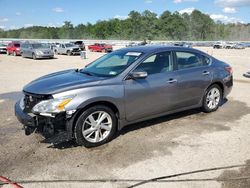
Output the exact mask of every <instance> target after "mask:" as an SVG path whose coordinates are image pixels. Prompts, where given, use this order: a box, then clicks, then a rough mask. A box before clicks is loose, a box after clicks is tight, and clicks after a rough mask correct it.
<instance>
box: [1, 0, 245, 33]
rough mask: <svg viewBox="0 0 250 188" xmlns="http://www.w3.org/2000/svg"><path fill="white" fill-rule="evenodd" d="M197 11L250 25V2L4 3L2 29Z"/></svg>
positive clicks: (79, 0) (57, 0)
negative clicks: (167, 12) (133, 12)
mask: <svg viewBox="0 0 250 188" xmlns="http://www.w3.org/2000/svg"><path fill="white" fill-rule="evenodd" d="M194 9H198V10H200V11H202V12H203V13H206V14H209V15H210V17H211V18H212V19H214V20H215V21H217V20H220V21H222V22H224V23H229V22H233V23H235V22H242V23H250V0H40V1H39V0H11V1H10V0H0V28H1V29H4V30H9V29H17V28H21V27H29V26H33V25H42V26H51V27H55V26H61V25H62V24H63V22H64V21H71V22H72V23H73V24H74V25H77V24H80V23H83V24H86V23H87V22H90V23H95V22H96V21H98V20H108V19H111V18H118V19H125V18H126V17H127V15H128V14H129V12H130V11H132V10H136V11H139V12H143V11H144V10H150V11H152V12H155V13H156V14H158V15H160V14H161V13H163V12H164V11H165V10H169V11H171V12H175V11H178V12H180V13H184V12H187V13H191V12H192V11H193V10H194Z"/></svg>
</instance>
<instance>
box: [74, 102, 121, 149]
mask: <svg viewBox="0 0 250 188" xmlns="http://www.w3.org/2000/svg"><path fill="white" fill-rule="evenodd" d="M116 127H117V119H116V116H115V114H114V112H113V111H112V110H111V109H110V108H109V107H107V106H103V105H97V106H93V107H90V108H89V109H87V110H86V111H84V112H83V113H82V114H81V115H80V117H79V118H78V120H77V122H76V127H75V130H74V137H75V140H76V142H77V144H79V145H83V146H85V147H88V148H89V147H96V146H100V145H102V144H105V143H107V142H109V141H110V140H111V139H112V138H113V136H114V134H115V132H116Z"/></svg>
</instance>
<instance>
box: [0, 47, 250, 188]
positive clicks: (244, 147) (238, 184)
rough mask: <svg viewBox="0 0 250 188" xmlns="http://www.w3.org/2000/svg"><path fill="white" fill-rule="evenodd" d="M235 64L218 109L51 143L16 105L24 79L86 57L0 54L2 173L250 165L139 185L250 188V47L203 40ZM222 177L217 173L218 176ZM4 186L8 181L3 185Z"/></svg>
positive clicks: (160, 171)
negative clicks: (28, 125)
mask: <svg viewBox="0 0 250 188" xmlns="http://www.w3.org/2000/svg"><path fill="white" fill-rule="evenodd" d="M200 49H201V50H203V51H205V52H207V53H209V54H212V55H214V56H215V57H217V58H218V59H221V60H223V61H226V62H228V63H229V64H231V65H232V67H233V69H234V79H235V81H234V88H233V91H232V92H231V94H230V95H229V97H228V100H227V101H225V104H224V105H223V106H221V108H220V109H219V110H218V111H217V112H214V113H210V114H205V113H202V112H200V111H199V110H189V111H185V112H182V113H178V114H174V115H169V116H165V117H162V118H157V119H154V120H150V121H147V122H142V123H138V124H135V125H131V126H128V127H126V128H124V129H123V130H122V131H121V132H120V133H119V134H118V135H117V138H116V139H114V140H113V141H111V142H110V143H108V144H106V145H103V146H101V147H98V148H93V149H86V148H84V147H79V146H76V145H75V144H74V142H72V141H70V142H62V143H58V144H54V145H53V144H51V143H50V141H49V140H44V139H43V138H42V137H41V136H40V135H37V134H32V135H30V136H25V135H24V132H23V130H21V128H22V127H21V124H20V123H19V122H18V121H17V120H16V118H15V116H14V113H13V105H14V104H15V101H16V100H17V99H18V98H19V97H20V94H21V92H20V91H21V90H22V87H23V86H24V85H25V84H27V83H28V82H30V81H31V80H33V79H35V78H37V77H39V76H42V75H44V74H48V73H51V72H55V71H59V70H63V69H71V68H81V67H83V66H84V65H86V64H88V63H89V62H91V61H92V60H94V59H96V58H98V57H100V56H101V55H103V54H102V53H91V52H87V57H88V59H86V60H82V59H81V58H80V57H79V56H70V57H69V56H63V55H57V56H56V57H55V59H53V60H36V61H34V60H32V59H23V58H22V57H13V56H6V55H5V54H1V55H0V70H1V73H0V86H1V87H0V115H1V117H0V175H3V176H6V177H9V178H10V179H12V180H68V179H70V180H79V179H140V180H141V179H150V178H155V177H159V176H165V175H171V174H176V173H182V172H189V171H193V170H199V169H207V168H215V167H222V166H231V165H239V164H244V165H249V166H242V167H238V168H232V169H222V170H217V171H206V172H202V173H197V174H187V175H185V176H180V177H176V178H171V179H170V180H181V179H197V178H216V179H217V181H216V180H215V181H193V182H168V183H149V184H146V185H143V186H141V187H152V186H155V187H170V188H175V187H176V188H196V187H197V188H198V187H199V188H200V187H204V188H211V187H213V188H220V187H222V188H249V187H250V180H237V181H225V179H228V178H237V177H243V176H244V177H246V176H248V177H249V176H250V149H249V145H250V126H249V122H250V100H249V99H250V96H249V93H250V79H247V78H244V77H243V76H242V74H243V73H245V72H246V71H249V69H250V55H249V54H250V49H245V50H224V49H222V50H213V49H212V48H200ZM218 178H219V179H220V180H218ZM131 184H133V183H131V182H116V183H110V182H99V183H98V182H92V183H91V182H88V183H76V182H67V183H65V182H64V183H46V184H41V183H37V184H35V183H33V184H32V183H31V184H23V186H24V187H28V188H33V187H127V186H129V185H131ZM5 187H7V186H5Z"/></svg>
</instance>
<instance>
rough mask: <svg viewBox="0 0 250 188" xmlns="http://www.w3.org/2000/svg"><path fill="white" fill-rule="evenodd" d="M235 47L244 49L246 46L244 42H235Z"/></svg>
mask: <svg viewBox="0 0 250 188" xmlns="http://www.w3.org/2000/svg"><path fill="white" fill-rule="evenodd" d="M234 49H240V50H242V49H245V46H244V44H242V43H235V44H234Z"/></svg>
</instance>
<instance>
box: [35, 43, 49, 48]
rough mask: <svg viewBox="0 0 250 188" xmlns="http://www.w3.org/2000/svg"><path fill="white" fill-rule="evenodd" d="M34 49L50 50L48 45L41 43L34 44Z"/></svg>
mask: <svg viewBox="0 0 250 188" xmlns="http://www.w3.org/2000/svg"><path fill="white" fill-rule="evenodd" d="M32 48H34V49H39V48H48V45H47V44H40V43H37V44H32Z"/></svg>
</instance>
